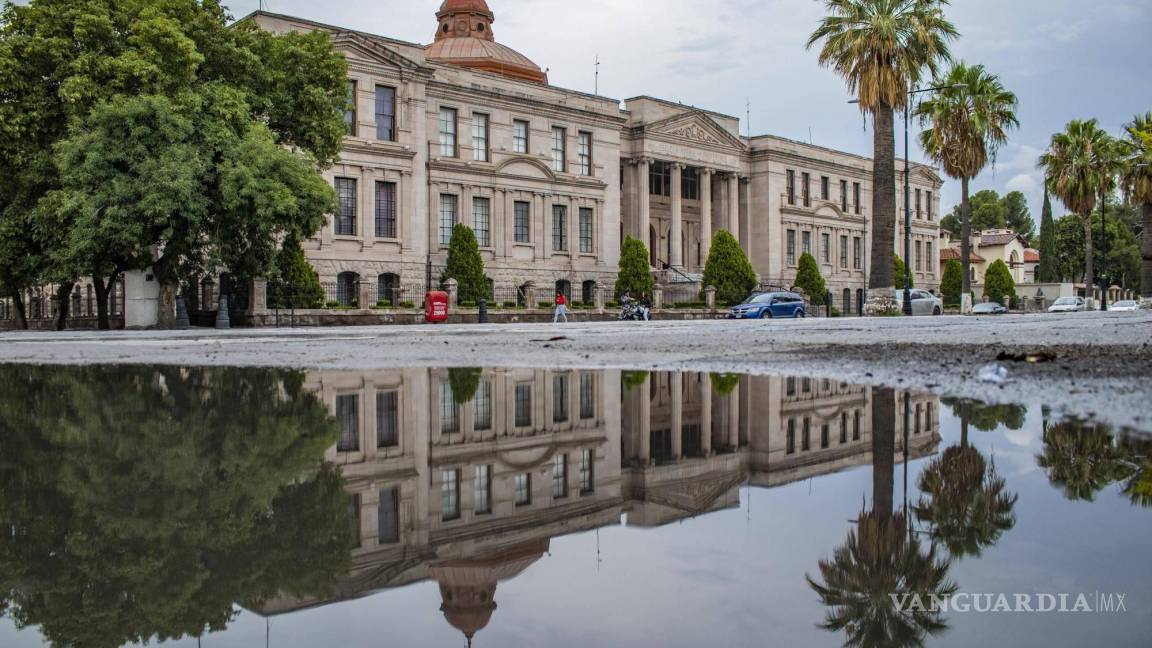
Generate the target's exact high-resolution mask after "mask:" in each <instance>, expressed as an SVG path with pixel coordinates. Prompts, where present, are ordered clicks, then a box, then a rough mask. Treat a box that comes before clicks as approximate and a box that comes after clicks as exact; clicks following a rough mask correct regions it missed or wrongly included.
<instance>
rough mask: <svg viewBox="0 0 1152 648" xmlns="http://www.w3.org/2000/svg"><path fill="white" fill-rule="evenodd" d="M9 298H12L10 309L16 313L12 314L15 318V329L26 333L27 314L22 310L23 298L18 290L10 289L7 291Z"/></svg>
mask: <svg viewBox="0 0 1152 648" xmlns="http://www.w3.org/2000/svg"><path fill="white" fill-rule="evenodd" d="M9 296H11V297H12V309H13V310H14V311H16V312H15V313H14V316H15V318H16V328H17V329H18V330H21V331H27V330H28V313H27V311H25V310H24V297H23V296H22V295H21V294H20V289H19V288H12V289H11V290H10V291H9Z"/></svg>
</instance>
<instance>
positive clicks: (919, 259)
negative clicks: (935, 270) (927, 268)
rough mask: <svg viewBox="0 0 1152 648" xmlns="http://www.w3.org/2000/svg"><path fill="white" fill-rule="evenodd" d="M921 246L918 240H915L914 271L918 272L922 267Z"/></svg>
mask: <svg viewBox="0 0 1152 648" xmlns="http://www.w3.org/2000/svg"><path fill="white" fill-rule="evenodd" d="M921 247H922V246H921V245H920V241H916V272H920V271H921V270H923V268H924V256H923V250H921Z"/></svg>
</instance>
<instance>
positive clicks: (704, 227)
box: [699, 169, 712, 271]
mask: <svg viewBox="0 0 1152 648" xmlns="http://www.w3.org/2000/svg"><path fill="white" fill-rule="evenodd" d="M699 182H700V255H701V259H700V270H701V271H703V269H704V266H705V265H706V264H707V263H708V253H709V252H710V251H711V250H712V169H700V180H699Z"/></svg>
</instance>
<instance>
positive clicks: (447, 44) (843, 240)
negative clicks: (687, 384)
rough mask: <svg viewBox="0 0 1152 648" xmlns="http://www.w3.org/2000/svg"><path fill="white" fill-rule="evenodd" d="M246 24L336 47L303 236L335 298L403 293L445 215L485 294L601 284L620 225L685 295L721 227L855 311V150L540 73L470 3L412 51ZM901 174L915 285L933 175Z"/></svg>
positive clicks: (422, 276) (859, 230)
mask: <svg viewBox="0 0 1152 648" xmlns="http://www.w3.org/2000/svg"><path fill="white" fill-rule="evenodd" d="M249 19H251V20H252V21H254V22H255V23H256V24H257V25H259V26H260V27H261V28H263V29H266V30H269V31H273V32H278V33H279V32H287V31H308V30H319V31H323V32H326V33H328V34H330V35H331V38H332V42H333V44H334V45H335V47H336V49H337V50H338V51H339V52H341V53H342V54H344V55H345V56H346V57H347V60H348V64H349V70H350V72H349V76H350V78H349V81H348V83H349V97H350V101H349V107H348V110H347V113H346V121H347V125H348V137H347V139H346V142H345V145H344V150H343V153H342V155H341V159H340V161H339V163H338V164H336V165H335V166H334V167H333V168H331V169H329V170H327V171H326V172H325V177H326V178H327V179H328V180H329V181H330V182H331V183H332V184H333V186H334V187H335V188H336V191H337V193H338V195H339V197H340V209H339V213H337V214H334V215H333V216H332V217H331V218H330V219H329V220H328V222H327V223H326V224H325V226H324V227H323V229H322V231H321V232H320V234H319V235H318V236H317V237H316V238H315V239H313V240H310V241H307V242H306V243H305V251H306V255H307V257H308V259H309V261H310V262H311V263H312V264H313V266H314V267H315V269H316V271H317V273H318V274H319V276H320V279H321V281H322V282H324V283H328V284H334V285H335V286H336V294H337V295H338V296H340V297H341V300H342V301H349V300H350V299H351V295H353V294H355V293H354V292H353V291H354V290H357V289H358V288H356V286H362V285H365V284H367V285H370V286H372V287H373V290H374V291H375V296H376V298H377V299H379V300H390V301H393V302H395V301H398V300H399V299H404V300H408V301H419V295H418V294H413V293H418V292H420V291H422V290H423V289H425V288H426V286H427V285H429V284H434V283H435V282H436V281H437V279H438V277H439V273H440V270H441V268H442V267H443V265H444V264H445V262H446V255H447V244H448V239H449V237H450V233H451V229H452V226H453V225H454V224H456V223H465V224H467V225H469V226H471V227H472V228H473V230H474V231H475V233H476V236H477V239H478V241H479V243H480V248H481V254H482V256H483V258H484V262H485V268H486V271H487V273H488V275H489V277H490V279H491V281H492V282H493V284H494V286H495V288H496V299H497V301H509V300H510V299H509V298H510V297H512V296H515V295H516V294H517V288H520V287H522V286H524V285H525V284H527V283H528V282H534V283H535V284H537V285H539V286H541V288H545V289H550V288H552V287H553V286H555V287H556V288H558V289H561V290H565V291H567V292H568V293H569V294H570V295H571V296H573V297H574V298H575V299H583V300H585V301H591V298H592V291H593V290H594V289H595V287H596V285H597V284H598V283H599V284H606V285H611V283H612V282H613V281H614V279H615V273H616V267H617V264H618V261H619V250H620V244H621V240H622V238H623V237H624V236H633V237H636V238H639V239H640V240H642V241H643V242H645V243H646V244H647V245H648V247H649V250H650V254H651V261H652V265H653V268H654V269H655V270H657V271H658V272H660V273H661V274H660V275H659V276H660V277H661V281H662V282H664V283H666V284H677V283H681V284H684V285H685V286H684V288H685V290H684V292H685V294H688V295H691V294H694V293H695V292H697V291H698V289H699V286H698V284H697V282H698V281H699V279H700V275H701V273H702V271H703V266H704V263H705V261H706V260H707V257H708V252H709V245H710V243H711V240H712V235H713V234H714V233H715V232H716V231H717V230H719V229H727V230H729V231H731V232H732V233H733V234H734V235H735V236H736V237H737V239H738V240H739V241H740V243H741V245H742V246H743V247H744V249H745V251H746V252H747V253H748V256H749V258H750V260H751V261H752V264H753V267H754V269H755V270H756V272H757V273H758V274H759V275H760V277H761V280H762V283H763V284H764V285H779V286H785V287H788V286H791V282H792V280H793V279H794V277H795V271H796V265H797V262H798V260H799V257H800V255H801V254H802V253H804V252H810V253H811V254H812V255H813V256H814V257H815V258H816V260H817V262H818V263H819V264H820V267H821V271H822V272H823V274H824V276H825V278H826V279H827V281H828V285H829V290H830V291H832V292H833V293H834V295H835V297H836V304H837V306H838V307H841V308H842V310H845V311H855V310H856V308H857V307H858V304H859V302H860V300H861V299H862V297H863V292H864V290H865V288H866V285H867V281H866V280H867V272H868V257H869V251H870V243H869V241H870V236H871V231H870V230H871V228H870V219H871V216H872V215H871V214H870V213H869V212H870V208H871V207H870V206H871V191H872V188H871V161H870V160H869V159H867V158H863V157H860V156H856V155H851V154H848V153H842V152H838V151H834V150H830V149H827V148H822V147H819V146H814V145H812V144H805V143H801V142H795V141H791V140H787V139H783V138H779V137H774V136H769V135H764V136H756V137H748V136H742V135H741V132H740V120H739V119H738V118H736V117H731V116H728V115H723V114H719V113H715V112H710V111H706V110H700V109H697V108H692V107H688V106H683V105H680V104H676V103H672V102H668V101H663V100H660V99H654V98H651V97H636V98H633V99H628V100H626V101H624V102H620V101H618V100H615V99H609V98H606V97H600V96H595V95H592V94H587V93H583V92H578V91H574V90H567V89H563V88H558V87H555V86H552V85H550V84H549V83H548V78H547V74H546V73H545V72H544V71H541V69H540V68H539V66H537V65H536V64H535V63H533V62H532V61H531V60H530V59H529V58H527V57H525V56H524V55H522V54H520V53H518V52H516V51H514V50H512V49H510V48H509V47H507V46H505V45H502V44H501V43H499V42H497V40H496V39H495V36H494V31H493V26H494V24H495V22H496V16H495V14H494V13H493V12H492V11H491V9H490V8H489V7H488V5H487V3H486V2H484V0H444V2H443V4H442V5H441V7H440V9H439V11H438V12H437V13H436V25H435V33H434V40H433V42H432V44H431V45H428V46H423V45H418V44H415V43H407V42H403V41H398V40H395V39H391V38H386V37H382V36H376V35H372V34H366V33H362V32H358V31H355V30H351V29H346V28H342V27H334V26H329V25H323V24H319V23H316V22H313V21H310V20H306V19H302V18H295V17H290V16H284V15H279V14H272V13H267V12H257V13H255V14H252V16H250V17H249ZM431 27H432V26H431V24H430V28H431ZM911 177H912V183H913V194H912V195H913V196H914V198H913V199H914V200H915V207H914V212H915V213H914V221H913V239H914V249H915V250H916V251H915V253H914V255H915V259H914V260H913V267H914V270H915V272H916V282H917V285H919V286H923V287H929V288H931V287H935V286H936V285H938V282H939V275H938V267H937V264H936V263H935V262H934V259H935V258H936V252H935V250H934V249H933V246H934V245H935V244H936V242H937V239H938V225H937V215H938V214H939V213H940V209H939V195H940V187H941V184H942V182H941V179H940V177H939V175H938V174H936V172H935V171H934V170H933V169H931V168H929V167H925V166H922V165H914V166H913V167H912V172H911ZM897 193H898V196H899V198H898V201H899V202H901V207H900V208H901V210H902V196H903V191H902V190H901V191H898V192H897ZM900 213H901V214H902V213H903V212H902V211H901V212H900ZM898 220H900V221H901V223H902V222H903V219H902V218H900V219H898ZM897 229H898V231H897V239H898V241H897V243H896V244H897V246H898V247H902V233H901V232H902V227H898V228H897ZM361 294H363V293H361ZM672 299H673V300H675V299H676V295H675V294H673V296H672ZM692 301H695V299H694V298H693V299H692Z"/></svg>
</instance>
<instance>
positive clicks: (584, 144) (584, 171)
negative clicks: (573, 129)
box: [576, 131, 592, 176]
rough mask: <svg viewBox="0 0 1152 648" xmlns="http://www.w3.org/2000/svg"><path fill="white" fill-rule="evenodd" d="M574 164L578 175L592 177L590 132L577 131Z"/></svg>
mask: <svg viewBox="0 0 1152 648" xmlns="http://www.w3.org/2000/svg"><path fill="white" fill-rule="evenodd" d="M576 164H577V170H578V171H579V173H580V175H582V176H591V175H592V133H591V132H590V131H577V133H576Z"/></svg>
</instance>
